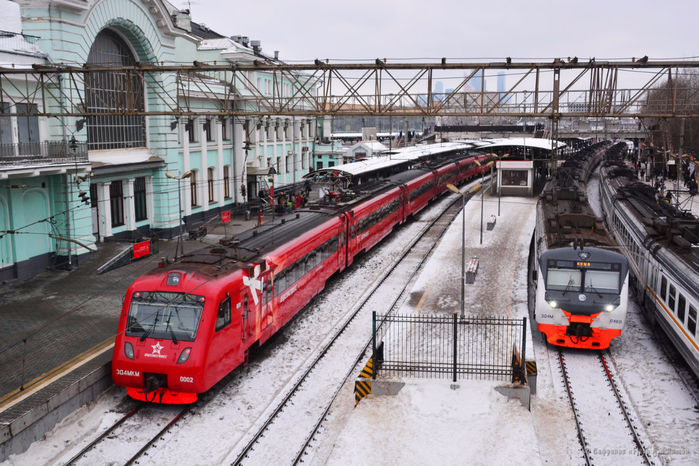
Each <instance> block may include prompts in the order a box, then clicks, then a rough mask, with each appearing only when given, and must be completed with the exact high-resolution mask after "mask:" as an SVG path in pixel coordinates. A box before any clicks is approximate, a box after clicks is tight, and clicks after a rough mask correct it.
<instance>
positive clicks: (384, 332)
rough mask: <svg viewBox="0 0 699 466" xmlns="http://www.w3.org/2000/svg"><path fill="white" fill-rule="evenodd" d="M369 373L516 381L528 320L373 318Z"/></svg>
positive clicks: (423, 317)
mask: <svg viewBox="0 0 699 466" xmlns="http://www.w3.org/2000/svg"><path fill="white" fill-rule="evenodd" d="M372 325H373V338H372V350H373V360H374V368H375V369H374V374H373V377H374V378H376V374H377V373H378V372H380V373H381V374H383V375H397V376H409V377H434V378H445V377H448V376H450V375H451V377H452V380H453V381H456V380H457V379H458V378H462V379H466V378H469V379H490V380H517V379H519V380H521V379H520V377H523V369H522V368H523V366H524V364H523V362H522V361H524V360H525V356H526V354H525V353H526V332H525V330H524V329H525V328H526V325H527V319H526V317H525V318H522V319H508V318H500V317H465V318H461V317H459V316H457V315H456V314H455V315H452V316H434V315H430V316H421V315H398V314H389V315H377V314H376V313H374V314H373V318H372Z"/></svg>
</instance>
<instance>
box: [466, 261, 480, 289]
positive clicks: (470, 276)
mask: <svg viewBox="0 0 699 466" xmlns="http://www.w3.org/2000/svg"><path fill="white" fill-rule="evenodd" d="M477 273H478V256H474V257H472V258H471V260H470V261H469V263H468V267H466V283H467V284H469V285H473V284H474V283H475V282H476V274H477Z"/></svg>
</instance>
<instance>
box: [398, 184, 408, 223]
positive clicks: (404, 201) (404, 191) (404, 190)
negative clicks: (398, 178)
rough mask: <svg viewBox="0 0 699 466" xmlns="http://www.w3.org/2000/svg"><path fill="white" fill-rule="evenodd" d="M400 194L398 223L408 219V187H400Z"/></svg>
mask: <svg viewBox="0 0 699 466" xmlns="http://www.w3.org/2000/svg"><path fill="white" fill-rule="evenodd" d="M400 193H401V199H400V202H401V205H400V207H399V209H400V223H403V222H405V221H406V220H407V219H408V210H409V209H408V206H409V205H410V191H408V187H407V186H406V185H401V187H400Z"/></svg>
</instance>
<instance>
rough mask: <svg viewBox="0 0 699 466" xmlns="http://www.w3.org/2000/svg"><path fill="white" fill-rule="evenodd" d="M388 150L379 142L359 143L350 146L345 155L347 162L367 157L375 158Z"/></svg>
mask: <svg viewBox="0 0 699 466" xmlns="http://www.w3.org/2000/svg"><path fill="white" fill-rule="evenodd" d="M387 150H388V148H387V147H386V146H384V145H383V144H381V143H380V142H377V141H367V142H358V143H356V144H354V145H352V146H350V147H349V148H348V149H347V151H346V152H345V154H344V159H345V160H348V159H349V160H360V159H363V158H367V157H374V156H376V155H379V153H381V152H385V151H387Z"/></svg>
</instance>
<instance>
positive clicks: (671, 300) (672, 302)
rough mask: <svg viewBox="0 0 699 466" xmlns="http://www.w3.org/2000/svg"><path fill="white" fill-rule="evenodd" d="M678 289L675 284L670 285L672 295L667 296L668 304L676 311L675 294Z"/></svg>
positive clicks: (672, 310) (671, 309)
mask: <svg viewBox="0 0 699 466" xmlns="http://www.w3.org/2000/svg"><path fill="white" fill-rule="evenodd" d="M676 292H677V290H676V289H675V285H670V296H668V298H667V305H668V306H669V307H670V311H671V312H675V294H676Z"/></svg>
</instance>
